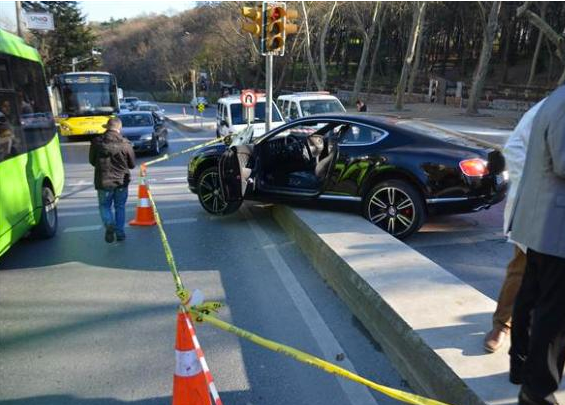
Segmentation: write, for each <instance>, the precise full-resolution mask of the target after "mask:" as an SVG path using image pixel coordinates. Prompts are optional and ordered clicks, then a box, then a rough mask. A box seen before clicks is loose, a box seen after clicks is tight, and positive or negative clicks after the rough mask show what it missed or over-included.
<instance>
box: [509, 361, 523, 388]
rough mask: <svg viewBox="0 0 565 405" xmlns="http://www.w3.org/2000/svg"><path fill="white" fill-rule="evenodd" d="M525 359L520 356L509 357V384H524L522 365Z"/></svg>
mask: <svg viewBox="0 0 565 405" xmlns="http://www.w3.org/2000/svg"><path fill="white" fill-rule="evenodd" d="M525 363H526V357H525V356H520V355H514V356H513V355H510V376H509V379H510V382H511V383H512V384H516V385H522V384H523V382H524V364H525Z"/></svg>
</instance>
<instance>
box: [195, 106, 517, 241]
mask: <svg viewBox="0 0 565 405" xmlns="http://www.w3.org/2000/svg"><path fill="white" fill-rule="evenodd" d="M188 184H189V188H190V190H192V191H193V192H194V193H196V194H198V198H199V200H200V203H201V204H202V206H203V207H204V209H205V210H206V211H208V212H210V213H212V214H216V215H224V214H229V213H232V212H235V211H236V210H237V209H238V208H239V206H240V205H241V203H242V201H243V200H244V199H251V200H260V201H269V200H271V201H273V200H277V201H278V200H281V198H287V199H288V198H290V199H322V198H323V199H334V200H347V201H357V202H362V214H363V215H364V216H365V217H366V218H367V219H368V220H369V221H371V222H372V223H374V224H375V225H378V226H379V227H381V228H383V229H384V230H386V231H388V232H389V233H391V234H392V235H394V236H396V237H397V238H404V237H407V236H408V235H410V234H412V233H413V232H415V231H417V230H418V229H419V228H420V227H421V226H422V224H423V223H424V221H425V219H426V216H427V215H429V214H434V213H439V214H449V213H463V212H470V211H477V210H480V209H483V208H488V207H490V206H491V205H493V204H496V203H498V202H500V201H501V200H502V199H503V198H504V196H505V193H506V188H507V179H506V173H505V172H504V158H503V156H502V154H501V153H500V152H499V151H498V150H495V149H492V148H487V147H485V146H484V145H479V144H478V143H476V142H473V141H469V140H467V139H464V138H462V137H459V136H453V135H449V134H446V133H445V132H441V131H438V130H436V129H433V130H432V129H429V128H427V127H426V126H424V125H420V124H418V123H417V122H413V121H400V120H395V119H389V118H384V117H382V118H380V117H379V118H377V117H368V116H356V115H317V116H312V117H307V118H301V119H298V120H295V121H292V122H290V123H288V124H286V125H283V126H281V127H279V128H276V129H274V130H272V131H270V132H268V133H266V134H265V135H262V136H261V137H258V138H256V139H253V138H252V131H251V130H248V131H244V132H243V133H241V134H238V135H237V136H236V137H235V138H234V139H233V140H232V142H231V144H230V145H229V146H226V145H224V144H217V145H213V146H209V147H206V148H203V149H201V150H200V151H198V152H197V154H196V155H195V156H194V157H193V159H192V160H191V161H190V163H189V167H188Z"/></svg>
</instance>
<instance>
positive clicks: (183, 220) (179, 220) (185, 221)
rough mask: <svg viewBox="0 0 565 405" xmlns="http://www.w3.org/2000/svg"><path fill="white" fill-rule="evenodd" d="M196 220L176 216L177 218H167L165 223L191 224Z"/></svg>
mask: <svg viewBox="0 0 565 405" xmlns="http://www.w3.org/2000/svg"><path fill="white" fill-rule="evenodd" d="M193 222H196V218H175V219H165V220H164V221H163V224H165V225H175V224H190V223H193Z"/></svg>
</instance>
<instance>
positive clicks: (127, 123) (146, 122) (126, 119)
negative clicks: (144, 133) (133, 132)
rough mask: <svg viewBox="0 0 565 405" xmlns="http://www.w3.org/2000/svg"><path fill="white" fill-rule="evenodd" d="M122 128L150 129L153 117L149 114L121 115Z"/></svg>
mask: <svg viewBox="0 0 565 405" xmlns="http://www.w3.org/2000/svg"><path fill="white" fill-rule="evenodd" d="M120 120H122V126H123V127H124V128H127V127H150V126H152V125H153V120H152V119H151V115H148V114H128V115H120Z"/></svg>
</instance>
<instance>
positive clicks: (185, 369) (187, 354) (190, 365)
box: [175, 350, 202, 377]
mask: <svg viewBox="0 0 565 405" xmlns="http://www.w3.org/2000/svg"><path fill="white" fill-rule="evenodd" d="M175 360H176V361H175V363H176V364H175V375H177V376H178V377H193V376H195V375H197V374H199V373H201V372H202V366H201V365H200V362H199V361H198V357H197V356H196V350H189V351H180V350H175Z"/></svg>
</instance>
